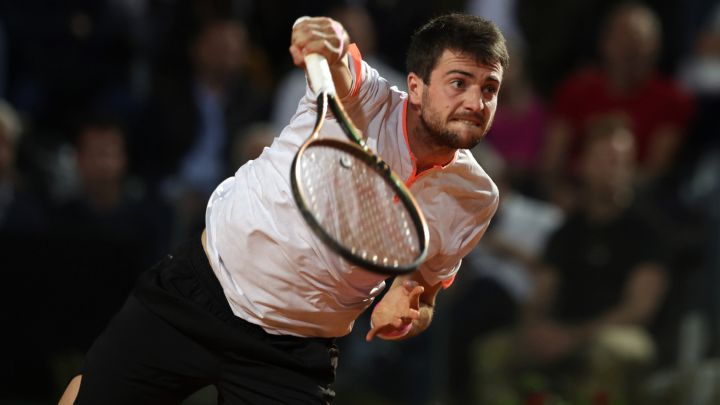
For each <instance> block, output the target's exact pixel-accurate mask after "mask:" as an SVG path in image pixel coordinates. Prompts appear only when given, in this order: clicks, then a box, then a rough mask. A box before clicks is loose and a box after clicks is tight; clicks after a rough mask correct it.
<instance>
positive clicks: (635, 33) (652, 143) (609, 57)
mask: <svg viewBox="0 0 720 405" xmlns="http://www.w3.org/2000/svg"><path fill="white" fill-rule="evenodd" d="M603 27H604V29H603V32H602V36H601V41H600V52H601V55H602V64H601V65H600V66H597V67H592V68H586V69H582V70H579V71H577V72H576V73H575V74H573V75H571V76H570V77H569V78H568V79H567V80H566V81H565V82H564V83H563V84H562V85H561V86H560V87H559V88H558V89H557V94H556V97H555V100H554V105H553V111H552V112H553V117H552V121H551V123H550V125H549V129H548V134H547V138H546V144H545V148H544V149H545V150H544V156H543V167H544V170H545V174H544V176H545V179H546V181H548V182H549V183H550V186H553V185H554V184H553V182H555V181H557V180H558V178H559V177H560V175H561V174H562V173H564V172H568V171H569V172H571V173H572V172H574V171H575V169H576V163H577V156H578V151H579V148H580V145H581V144H582V139H581V138H582V134H583V133H584V128H585V127H586V126H587V125H588V124H589V123H590V122H591V121H592V120H593V119H595V118H596V117H597V116H599V115H602V114H607V113H615V114H619V115H624V116H626V117H627V119H628V120H629V123H630V127H631V130H632V133H633V134H634V136H635V138H636V140H635V143H636V145H637V148H636V149H637V157H638V163H639V167H638V180H640V181H642V182H645V183H648V182H649V183H652V182H653V181H654V180H657V179H658V178H659V176H661V175H662V174H664V173H665V172H666V171H667V170H668V169H669V168H671V167H672V166H673V163H674V159H675V157H676V154H677V151H678V149H679V147H680V145H681V144H682V142H683V136H684V134H685V133H686V131H687V129H688V124H689V122H690V119H691V116H692V110H693V104H692V99H691V97H690V95H689V94H687V93H686V92H685V91H683V90H682V89H681V88H679V87H678V85H677V83H676V82H675V81H674V80H672V79H670V78H667V77H663V76H662V75H661V74H660V73H659V72H658V71H657V70H656V59H657V56H658V53H659V51H660V29H661V27H660V23H659V21H658V19H657V17H656V16H655V14H654V13H653V12H652V11H651V10H650V9H649V8H647V7H646V6H643V5H640V4H636V3H629V4H622V5H620V6H618V7H617V8H616V9H615V10H614V11H613V12H612V13H611V14H610V16H609V18H608V19H607V20H606V21H605V23H604V26H603Z"/></svg>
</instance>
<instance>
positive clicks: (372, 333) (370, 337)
mask: <svg viewBox="0 0 720 405" xmlns="http://www.w3.org/2000/svg"><path fill="white" fill-rule="evenodd" d="M379 330H380V328H372V329H370V330H369V331H368V333H367V335H365V341H366V342H369V341H371V340H373V338H374V337H375V335H377V333H378V331H379Z"/></svg>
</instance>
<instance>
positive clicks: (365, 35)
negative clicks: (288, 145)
mask: <svg viewBox="0 0 720 405" xmlns="http://www.w3.org/2000/svg"><path fill="white" fill-rule="evenodd" d="M328 16H330V17H331V18H334V19H336V20H337V21H339V22H340V23H341V24H343V26H344V27H345V29H346V30H347V32H348V34H349V35H350V41H352V42H353V43H355V44H356V45H357V46H358V49H360V52H361V53H362V57H363V59H364V60H365V61H366V62H367V63H368V64H370V66H372V67H373V68H374V69H375V70H377V71H378V72H380V76H381V77H383V78H384V79H385V80H387V81H388V83H390V84H391V85H393V86H397V87H398V88H400V89H402V90H404V89H405V88H406V87H407V84H406V83H405V76H404V75H403V74H401V73H400V72H398V71H396V70H395V69H393V68H392V67H390V65H388V64H387V63H386V62H384V61H383V59H382V58H381V57H379V55H378V54H377V32H376V30H375V26H374V23H373V20H372V17H371V16H370V14H368V12H367V10H366V9H365V8H364V7H362V6H358V5H344V6H340V7H337V8H334V9H331V10H330V11H329V13H328ZM306 89H307V86H306V85H305V72H304V71H302V70H301V69H292V70H291V71H289V72H288V73H287V74H286V75H285V77H284V78H283V79H282V80H281V81H280V83H279V84H278V87H277V89H276V91H275V97H274V101H273V111H272V122H273V125H274V126H275V127H276V129H277V130H278V131H280V130H281V129H282V128H283V127H285V125H287V124H288V122H290V118H292V116H293V115H294V114H295V110H297V107H298V102H299V101H300V99H301V98H302V97H303V96H304V95H305V91H306Z"/></svg>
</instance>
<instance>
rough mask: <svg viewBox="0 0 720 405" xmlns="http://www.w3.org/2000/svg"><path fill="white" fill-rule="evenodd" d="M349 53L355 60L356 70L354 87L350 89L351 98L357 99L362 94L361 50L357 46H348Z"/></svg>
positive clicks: (354, 66)
mask: <svg viewBox="0 0 720 405" xmlns="http://www.w3.org/2000/svg"><path fill="white" fill-rule="evenodd" d="M348 53H349V54H350V57H351V58H352V60H353V68H354V69H355V80H353V87H352V89H350V95H349V97H357V95H358V94H359V93H360V84H362V54H360V49H358V47H357V45H355V44H350V45H349V46H348Z"/></svg>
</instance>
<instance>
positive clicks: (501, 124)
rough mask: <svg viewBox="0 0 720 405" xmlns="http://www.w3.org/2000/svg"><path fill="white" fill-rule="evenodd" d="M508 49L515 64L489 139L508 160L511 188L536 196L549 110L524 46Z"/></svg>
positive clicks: (507, 76) (505, 79) (505, 80)
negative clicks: (528, 73) (529, 73)
mask: <svg viewBox="0 0 720 405" xmlns="http://www.w3.org/2000/svg"><path fill="white" fill-rule="evenodd" d="M508 48H509V50H510V54H511V55H510V57H511V60H512V63H511V64H510V67H509V68H508V70H507V72H505V75H504V76H503V84H502V92H501V93H500V98H499V100H498V110H497V114H496V115H495V121H494V123H493V126H492V128H491V129H490V132H489V133H488V135H487V142H488V143H490V144H491V145H492V146H493V148H494V149H495V150H497V152H499V153H500V155H501V156H502V158H503V159H504V160H505V161H506V163H507V165H506V172H505V173H504V176H505V177H506V180H507V181H509V182H510V183H512V187H514V188H517V190H518V191H520V192H523V193H525V194H530V195H535V194H538V191H537V190H536V186H537V185H536V179H535V176H539V174H538V171H539V167H540V151H541V149H542V146H543V140H544V136H545V132H546V128H547V122H548V111H547V106H546V105H545V102H544V101H543V100H542V99H541V98H540V97H539V96H538V95H537V94H536V93H535V91H534V90H533V88H532V86H531V84H530V82H529V79H528V77H527V76H526V71H525V60H524V57H523V52H522V49H520V48H518V47H517V46H516V45H514V44H510V46H509V47H508Z"/></svg>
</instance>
